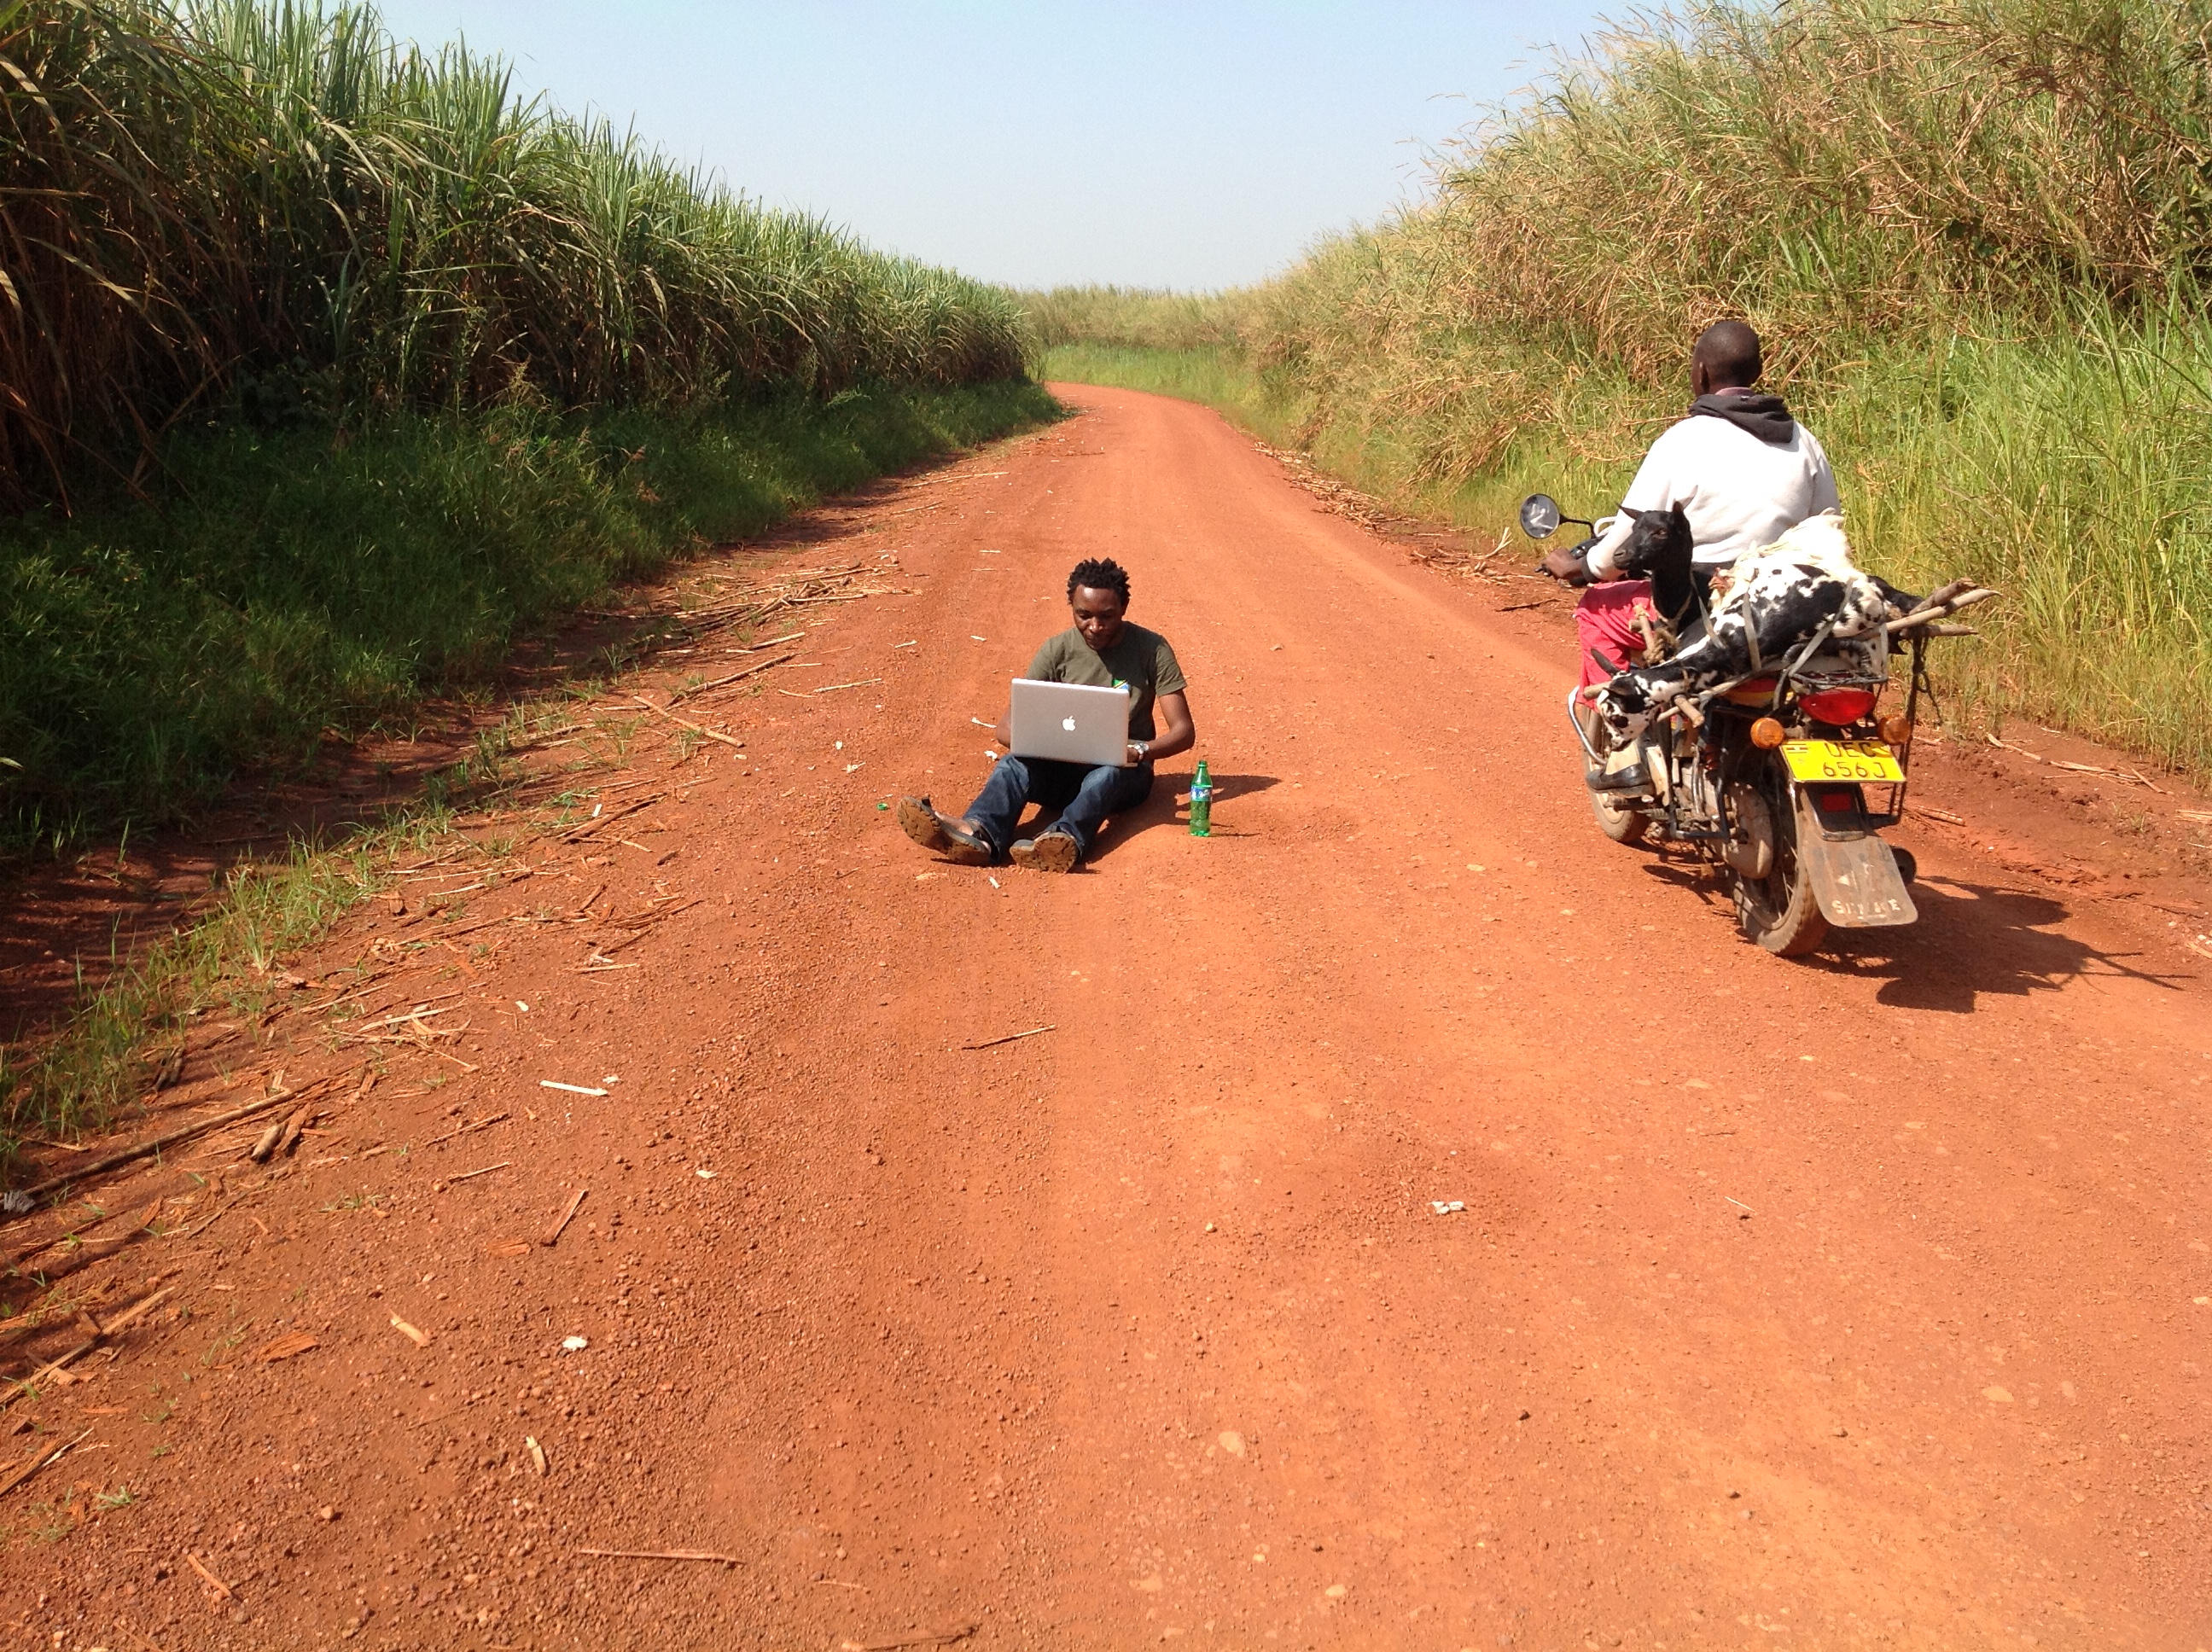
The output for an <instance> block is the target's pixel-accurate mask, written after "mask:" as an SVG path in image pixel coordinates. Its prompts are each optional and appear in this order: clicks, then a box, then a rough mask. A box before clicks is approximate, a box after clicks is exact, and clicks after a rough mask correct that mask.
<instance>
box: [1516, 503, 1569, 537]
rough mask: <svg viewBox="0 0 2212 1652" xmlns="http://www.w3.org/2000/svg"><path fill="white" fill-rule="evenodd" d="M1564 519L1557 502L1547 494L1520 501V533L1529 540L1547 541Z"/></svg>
mask: <svg viewBox="0 0 2212 1652" xmlns="http://www.w3.org/2000/svg"><path fill="white" fill-rule="evenodd" d="M1563 520H1564V518H1563V517H1562V516H1561V515H1560V513H1559V501H1558V500H1556V499H1554V498H1553V497H1552V495H1549V494H1530V495H1528V497H1527V498H1526V499H1524V500H1522V501H1521V531H1522V532H1523V533H1525V534H1527V535H1528V537H1529V538H1531V539H1548V538H1551V537H1552V536H1553V534H1554V533H1557V532H1558V531H1559V524H1560V522H1561V521H1563Z"/></svg>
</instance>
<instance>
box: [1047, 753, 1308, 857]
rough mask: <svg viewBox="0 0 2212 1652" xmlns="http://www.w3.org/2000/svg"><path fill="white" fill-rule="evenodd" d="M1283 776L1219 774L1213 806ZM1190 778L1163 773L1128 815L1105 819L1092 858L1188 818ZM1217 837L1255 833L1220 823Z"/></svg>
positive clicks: (1274, 782)
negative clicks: (1141, 834) (1186, 803)
mask: <svg viewBox="0 0 2212 1652" xmlns="http://www.w3.org/2000/svg"><path fill="white" fill-rule="evenodd" d="M1280 784H1282V782H1281V780H1279V778H1278V777H1277V776H1275V775H1273V774H1216V775H1214V776H1213V806H1214V807H1215V808H1217V809H1218V808H1219V807H1220V806H1221V805H1223V804H1224V803H1226V802H1228V801H1230V800H1231V799H1235V798H1249V797H1251V796H1253V795H1255V793H1261V792H1264V791H1266V790H1267V788H1268V787H1271V786H1279V785H1280ZM1189 788H1190V780H1189V778H1188V776H1186V775H1180V774H1179V775H1177V776H1176V777H1175V778H1174V779H1172V780H1170V779H1169V778H1167V777H1166V776H1165V775H1163V776H1162V777H1161V778H1160V779H1159V780H1157V781H1155V782H1154V784H1153V786H1152V796H1150V797H1149V798H1146V799H1145V800H1144V802H1143V803H1142V804H1141V805H1139V806H1138V807H1136V808H1134V809H1132V810H1131V811H1129V812H1128V813H1127V814H1126V815H1117V816H1115V817H1114V818H1113V819H1111V820H1109V821H1108V822H1107V823H1106V829H1105V830H1104V831H1103V832H1101V833H1100V834H1099V835H1098V841H1097V843H1096V844H1094V845H1093V846H1092V847H1091V859H1092V860H1094V861H1095V860H1098V859H1103V858H1104V857H1105V856H1107V855H1109V854H1111V853H1113V852H1114V851H1115V849H1116V848H1117V847H1120V846H1121V844H1122V843H1123V842H1125V841H1127V840H1128V839H1130V838H1133V837H1134V836H1136V835H1137V834H1138V833H1139V832H1146V831H1150V830H1152V829H1153V828H1154V827H1156V826H1180V825H1182V823H1184V822H1185V821H1186V820H1188V818H1189V817H1188V815H1186V814H1185V813H1184V812H1183V806H1182V799H1183V798H1184V797H1185V796H1186V795H1187V794H1188V792H1189ZM1213 835H1214V836H1216V837H1246V836H1250V835H1252V834H1250V833H1246V832H1240V831H1238V830H1237V829H1236V828H1235V827H1234V826H1229V825H1220V824H1217V825H1216V826H1215V827H1214V829H1213Z"/></svg>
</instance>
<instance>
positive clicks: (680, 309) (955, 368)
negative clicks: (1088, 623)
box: [0, 0, 1028, 505]
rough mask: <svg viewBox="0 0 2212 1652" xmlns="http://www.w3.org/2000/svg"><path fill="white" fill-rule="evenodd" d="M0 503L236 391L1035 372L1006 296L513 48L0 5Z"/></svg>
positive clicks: (277, 4) (640, 397) (966, 379)
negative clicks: (615, 114) (761, 182)
mask: <svg viewBox="0 0 2212 1652" xmlns="http://www.w3.org/2000/svg"><path fill="white" fill-rule="evenodd" d="M0 85H4V86H5V88H6V89H5V94H4V96H0V384H5V385H6V386H8V390H9V393H8V394H7V395H6V396H4V397H0V504H6V503H9V502H11V501H12V502H14V503H15V504H17V505H21V504H22V503H24V502H27V501H33V500H40V499H51V498H56V497H66V496H67V495H68V494H69V492H70V489H72V488H74V487H76V485H77V483H78V478H79V477H81V476H82V474H83V473H84V472H85V471H86V469H87V467H88V465H104V466H106V467H109V468H112V470H113V471H115V472H116V473H118V474H119V475H121V476H124V477H128V478H130V479H131V480H132V481H134V482H137V483H145V482H147V481H149V478H150V477H151V475H152V472H153V471H154V470H155V461H156V457H157V454H158V452H159V446H158V442H157V440H155V438H156V437H157V435H158V434H159V433H160V432H161V431H162V430H163V429H165V428H167V426H168V425H169V424H170V423H171V422H173V421H174V420H176V419H177V418H179V416H197V415H198V414H199V413H201V412H203V411H204V410H208V409H210V408H211V407H216V406H220V405H221V404H222V402H223V400H224V398H225V397H226V395H227V394H228V393H230V392H237V393H239V394H240V395H242V396H243V397H244V398H246V400H247V402H248V403H249V404H255V405H265V406H268V407H270V408H273V409H276V410H283V409H285V408H288V407H292V406H295V405H299V404H307V405H308V406H310V407H316V406H321V407H331V406H341V407H346V408H353V409H369V410H392V409H396V408H401V407H416V408H422V407H440V408H460V407H470V406H479V405H486V404H492V403H495V402H500V401H504V400H511V399H514V398H515V397H516V395H517V393H518V392H529V393H530V394H531V395H532V396H533V397H534V398H537V399H539V400H542V401H544V402H548V403H550V404H553V405H556V406H560V407H575V406H583V405H601V406H604V405H611V404H635V403H647V404H670V403H676V402H683V401H687V400H692V399H699V398H716V397H720V396H724V395H728V394H732V393H736V394H745V393H751V392H758V391H761V390H763V389H767V388H779V389H781V388H799V389H804V390H806V391H808V392H813V393H815V394H817V395H829V394H834V393H836V392H838V391H840V390H842V389H844V388H847V387H848V386H854V385H858V384H862V383H869V382H896V383H912V384H928V385H951V384H970V383H981V382H986V381H989V380H999V379H1006V378H1010V377H1017V376H1019V374H1021V372H1022V370H1023V367H1024V350H1025V349H1026V348H1027V347H1028V346H1027V335H1026V333H1025V331H1024V327H1023V324H1022V319H1021V315H1020V313H1019V311H1018V307H1016V306H1015V305H1014V304H1013V303H1012V301H1010V300H1009V298H1008V297H1007V296H1006V295H1004V294H1002V293H1000V292H999V291H998V290H996V289H994V288H989V287H987V286H985V285H983V284H981V283H979V282H972V281H968V280H965V279H963V278H962V277H960V276H956V275H953V274H951V273H950V272H947V271H944V270H935V269H932V268H928V267H926V266H923V265H921V264H915V263H914V262H912V261H910V260H908V259H903V258H892V257H888V256H885V255H884V254H881V253H878V252H872V251H870V250H869V249H867V248H866V247H865V246H861V245H860V243H858V242H857V241H855V240H853V239H852V238H851V237H849V236H848V235H845V234H841V233H838V232H836V231H835V230H833V229H831V228H829V227H828V226H827V225H825V224H824V223H823V222H819V221H817V220H815V219H812V218H809V217H806V216H803V215H799V214H793V213H788V212H775V211H769V210H766V209H763V208H762V207H760V206H759V205H757V203H753V202H750V201H749V200H747V199H745V198H744V197H741V196H738V195H735V194H732V193H731V192H730V191H728V190H726V188H724V187H723V186H722V185H720V184H719V183H717V182H715V181H714V180H713V179H709V178H707V177H704V176H702V175H700V174H698V173H695V172H692V171H690V170H687V169H686V168H684V167H681V166H679V165H678V164H677V163H676V162H674V161H671V160H670V159H669V158H668V157H666V156H665V155H661V154H659V153H658V152H656V151H654V150H653V149H649V148H647V146H646V145H645V144H643V143H641V142H640V141H639V140H638V139H637V138H636V137H635V136H633V135H631V134H629V133H625V132H621V131H616V130H614V129H613V128H612V127H611V126H609V125H607V124H605V122H603V121H581V120H577V119H573V118H568V117H565V116H562V115H560V114H558V113H556V112H554V111H552V110H550V109H549V108H547V107H546V106H544V105H543V104H542V103H538V102H530V101H526V100H522V99H520V98H518V97H517V96H516V95H514V94H513V90H512V88H511V86H510V82H509V76H508V71H507V69H506V67H505V66H504V65H503V64H500V63H499V62H497V61H495V60H494V59H490V58H483V57H479V56H476V55H474V54H471V53H470V52H466V51H465V50H464V49H462V48H461V47H459V46H447V47H446V48H444V49H442V50H441V51H439V52H435V53H424V52H420V51H418V50H417V49H416V48H415V47H413V46H400V45H398V44H396V43H395V42H394V41H393V40H392V39H391V38H390V36H389V35H388V34H387V33H386V32H385V30H384V28H383V26H382V25H381V23H380V21H379V19H378V15H377V14H376V12H375V11H374V9H371V8H370V7H368V6H367V5H362V4H353V3H343V0H342V3H338V4H336V5H334V6H332V7H331V8H330V9H323V8H322V7H320V6H319V5H314V4H299V3H294V0H176V3H174V4H167V3H162V0H4V3H0Z"/></svg>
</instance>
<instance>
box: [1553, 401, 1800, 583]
mask: <svg viewBox="0 0 2212 1652" xmlns="http://www.w3.org/2000/svg"><path fill="white" fill-rule="evenodd" d="M1732 394H1733V393H1732V392H1721V393H1720V394H1719V395H1717V396H1709V397H1706V398H1704V401H1705V402H1706V403H1712V402H1723V403H1725V402H1726V401H1728V400H1729V398H1731V395H1732ZM1744 399H1745V400H1747V401H1748V400H1749V399H1750V398H1749V397H1745V398H1744ZM1758 401H1759V402H1760V403H1762V404H1769V405H1771V407H1772V408H1773V409H1774V410H1775V413H1774V414H1772V415H1770V416H1769V417H1768V418H1767V419H1766V420H1765V421H1764V422H1765V424H1766V426H1767V428H1770V429H1771V430H1778V429H1779V428H1782V426H1783V425H1784V419H1783V418H1782V417H1781V416H1779V409H1780V405H1781V404H1780V403H1779V402H1778V401H1776V400H1775V398H1771V397H1767V396H1760V397H1759V398H1758ZM1787 424H1788V428H1789V430H1790V435H1789V439H1788V440H1786V441H1780V442H1773V441H1767V440H1762V439H1761V438H1760V437H1759V436H1755V435H1753V434H1752V433H1751V431H1750V430H1748V429H1746V428H1743V427H1742V426H1741V425H1739V424H1736V423H1733V422H1730V420H1729V419H1728V418H1726V417H1717V416H1713V415H1711V414H1709V413H1699V414H1693V415H1692V416H1690V417H1689V418H1686V419H1684V420H1683V421H1682V422H1680V424H1675V425H1670V426H1668V428H1667V429H1666V430H1665V431H1663V432H1662V433H1661V434H1660V437H1659V439H1658V440H1656V441H1655V442H1653V443H1652V444H1651V451H1650V452H1648V453H1646V454H1644V463H1643V465H1641V466H1639V467H1638V470H1637V472H1636V480H1635V481H1633V482H1632V483H1629V486H1628V494H1627V496H1626V498H1625V499H1623V500H1622V501H1621V503H1622V504H1623V505H1624V506H1626V507H1628V508H1630V509H1634V510H1639V511H1658V510H1665V509H1667V508H1668V507H1669V506H1680V507H1681V509H1682V513H1683V514H1684V515H1685V516H1686V517H1688V518H1689V520H1690V536H1691V538H1692V540H1693V541H1694V542H1695V544H1696V545H1697V562H1698V566H1699V567H1700V568H1713V569H1716V570H1717V569H1720V568H1729V567H1732V566H1733V565H1734V564H1735V560H1736V558H1737V557H1739V556H1743V555H1744V554H1746V553H1747V552H1748V551H1753V550H1765V548H1766V547H1767V546H1768V545H1771V544H1773V543H1774V542H1775V541H1776V540H1777V539H1779V538H1781V537H1782V536H1783V535H1784V534H1785V533H1787V532H1788V531H1790V529H1792V528H1794V527H1796V525H1798V524H1799V523H1800V522H1802V521H1804V520H1805V519H1807V518H1808V517H1812V516H1818V515H1819V514H1820V513H1821V512H1822V511H1832V510H1838V509H1840V508H1841V502H1840V501H1839V500H1838V496H1837V494H1836V478H1835V474H1834V472H1833V471H1830V470H1829V468H1828V456H1827V454H1826V453H1825V452H1821V450H1820V442H1819V441H1818V440H1815V439H1814V435H1813V433H1812V432H1811V431H1809V430H1808V429H1807V428H1805V427H1804V426H1803V425H1802V424H1798V423H1796V421H1794V420H1790V421H1787ZM1635 525H1636V524H1635V522H1634V521H1633V519H1631V518H1630V517H1629V516H1628V515H1626V513H1623V514H1622V515H1621V517H1620V519H1619V520H1617V521H1616V522H1614V523H1613V526H1612V527H1611V528H1609V529H1608V530H1607V531H1606V533H1605V535H1604V537H1603V538H1601V539H1600V540H1599V541H1598V543H1597V544H1596V546H1595V548H1594V549H1593V550H1591V552H1590V557H1589V568H1590V573H1591V574H1592V575H1593V576H1595V577H1596V578H1599V579H1612V578H1614V577H1615V576H1616V575H1617V574H1619V572H1620V570H1619V569H1618V568H1615V567H1614V565H1613V553H1614V552H1615V551H1617V550H1620V547H1621V546H1622V545H1623V544H1626V542H1627V539H1628V535H1629V531H1630V530H1631V529H1632V528H1633V527H1634V526H1635Z"/></svg>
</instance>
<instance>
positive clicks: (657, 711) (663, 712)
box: [631, 694, 745, 751]
mask: <svg viewBox="0 0 2212 1652" xmlns="http://www.w3.org/2000/svg"><path fill="white" fill-rule="evenodd" d="M631 698H632V699H634V700H635V701H637V703H638V704H639V705H641V706H643V707H644V708H646V709H647V711H649V712H651V713H652V714H653V715H654V716H655V717H665V718H666V719H667V720H669V721H670V722H671V723H673V724H675V725H676V726H677V727H678V728H688V729H690V731H691V732H693V733H694V734H703V735H705V736H706V737H707V738H708V739H710V740H720V742H721V743H722V744H724V745H726V746H731V747H733V748H735V749H736V750H739V751H743V750H744V749H745V743H744V741H743V740H733V739H732V738H730V737H729V736H728V735H726V734H717V733H715V732H714V730H713V729H711V728H702V727H701V726H699V725H698V724H696V723H695V722H692V721H690V720H689V719H687V718H683V717H678V715H677V714H675V713H674V712H672V711H670V710H668V709H667V708H665V707H661V706H656V705H654V704H653V701H650V700H648V699H647V698H646V697H645V696H644V695H641V694H640V695H632V696H631Z"/></svg>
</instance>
